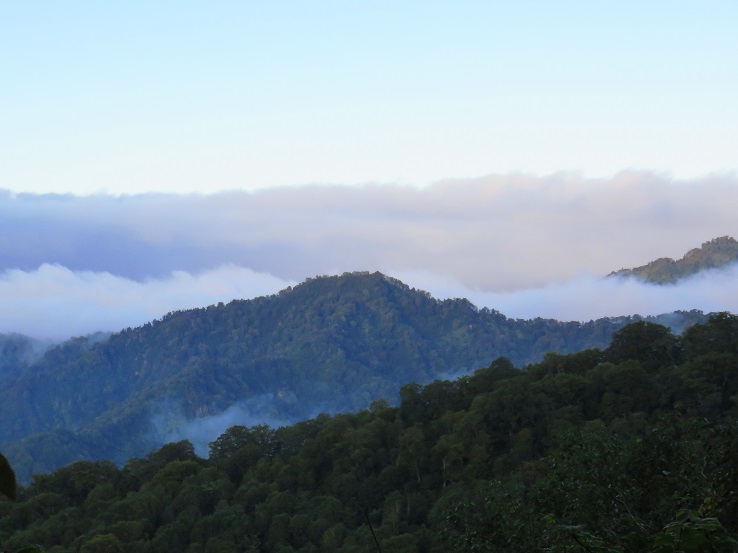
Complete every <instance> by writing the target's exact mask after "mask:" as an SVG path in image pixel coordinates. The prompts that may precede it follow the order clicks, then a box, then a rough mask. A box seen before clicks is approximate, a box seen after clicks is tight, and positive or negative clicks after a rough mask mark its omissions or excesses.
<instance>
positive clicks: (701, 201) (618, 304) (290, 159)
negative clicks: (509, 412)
mask: <svg viewBox="0 0 738 553" xmlns="http://www.w3.org/2000/svg"><path fill="white" fill-rule="evenodd" d="M737 19H738V4H736V3H735V2H730V1H723V2H721V1H705V2H700V3H697V2H686V1H684V2H683V1H670V2H665V1H658V0H656V1H653V2H647V3H645V2H638V3H637V2H634V1H629V0H626V1H619V2H610V1H602V2H584V1H556V2H536V1H532V0H523V1H520V2H507V1H506V2H502V1H494V0H489V1H471V0H459V1H456V2H440V1H433V0H425V1H423V2H419V1H417V2H416V1H400V2H398V1H393V2H385V1H381V0H378V1H375V2H354V1H351V0H344V1H341V2H338V1H326V0H316V1H314V2H291V1H283V2H249V1H242V2H235V1H217V0H215V1H213V2H207V3H205V2H188V1H180V2H169V1H162V2H156V3H151V2H146V3H144V2H140V1H136V0H132V1H128V2H118V1H111V2H104V3H102V2H91V1H84V0H82V1H78V2H73V3H60V2H52V1H35V0H31V1H28V2H3V3H0V79H1V85H2V86H0V332H22V333H26V334H29V335H34V336H37V337H45V338H52V339H62V338H65V337H69V336H71V335H79V334H84V333H88V332H94V331H96V330H118V329H120V328H124V327H126V326H136V325H139V324H143V323H144V322H146V321H148V320H151V319H154V318H158V317H161V316H162V315H163V314H165V313H166V312H168V311H171V310H175V309H184V308H190V307H200V306H204V305H208V304H210V303H215V302H219V301H230V299H234V298H246V297H254V296H255V295H263V294H270V293H274V292H276V291H278V290H279V289H281V288H283V287H285V286H289V285H294V284H296V283H299V282H301V281H303V280H304V279H305V278H306V277H312V276H316V275H321V274H336V273H341V272H344V271H353V270H370V271H374V270H379V271H382V272H385V273H387V274H390V275H391V276H394V277H397V278H400V279H401V280H404V281H405V282H407V283H408V284H410V285H412V286H417V287H419V288H423V289H426V290H428V291H430V292H431V293H432V294H434V295H437V296H439V297H468V298H469V299H471V300H472V301H474V302H475V303H476V304H477V305H479V306H480V307H481V306H487V307H491V308H496V309H498V310H500V311H502V312H503V313H505V314H508V315H509V316H516V317H533V316H552V317H557V318H566V319H577V320H589V319H590V318H596V317H599V316H606V315H622V314H631V313H634V312H640V313H641V314H649V313H655V312H662V311H668V310H673V309H691V308H700V309H704V310H723V309H727V310H736V311H738V306H736V305H735V303H736V300H734V299H732V298H736V297H738V294H736V293H735V292H736V290H734V287H735V285H734V284H733V282H734V280H735V279H732V278H731V276H730V275H731V274H732V273H730V270H728V271H723V272H716V273H713V274H710V275H707V276H705V275H702V276H700V277H699V278H697V279H693V280H692V281H689V282H687V283H683V284H681V285H679V286H676V287H667V288H656V287H652V286H651V287H649V286H645V285H642V284H637V283H619V284H615V283H614V281H612V280H606V279H603V278H602V277H603V275H606V274H607V273H609V272H611V271H614V270H617V269H620V268H623V267H633V266H637V265H641V264H644V263H646V262H648V261H650V260H652V259H655V258H658V257H665V256H667V257H674V258H679V257H681V256H682V255H684V253H686V252H687V251H688V250H689V249H691V248H693V247H698V246H699V245H700V244H701V243H702V242H704V241H706V240H709V239H711V238H715V237H717V236H723V235H733V236H738V229H736V226H738V225H737V224H736V223H735V222H734V219H735V217H734V214H735V213H736V210H737V209H738V176H737V175H738V173H737V171H738V162H736V157H735V148H734V145H735V144H738V102H735V98H738V67H737V65H738V35H737V34H736V33H735V32H734V26H735V21H736V20H737ZM705 279H707V280H705Z"/></svg>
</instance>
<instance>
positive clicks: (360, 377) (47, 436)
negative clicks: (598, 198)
mask: <svg viewBox="0 0 738 553" xmlns="http://www.w3.org/2000/svg"><path fill="white" fill-rule="evenodd" d="M637 319H638V317H621V318H617V319H601V320H598V321H591V322H588V323H584V324H582V323H578V322H568V323H565V322H559V321H553V320H544V319H535V320H513V319H508V318H507V317H505V316H504V315H502V314H501V313H498V312H496V311H490V310H486V309H483V310H478V309H477V308H475V307H474V306H473V305H472V304H470V303H469V302H468V301H466V300H461V299H457V300H445V301H439V300H436V299H434V298H432V297H431V296H430V295H429V294H427V293H426V292H423V291H420V290H415V289H411V288H409V287H408V286H406V285H405V284H403V283H401V282H399V281H397V280H395V279H392V278H389V277H386V276H384V275H382V274H380V273H374V274H368V273H352V274H345V275H343V276H335V277H320V278H314V279H310V280H308V281H307V282H305V283H303V284H301V285H299V286H296V287H294V288H290V289H287V290H284V291H282V292H280V293H279V294H276V295H274V296H270V297H262V298H256V299H253V300H239V301H233V302H231V303H229V304H227V305H223V304H220V305H217V306H210V307H207V308H203V309H193V310H188V311H181V312H175V313H170V314H168V315H166V316H165V317H163V318H162V319H161V320H157V321H154V322H152V323H149V324H146V325H144V326H142V327H139V328H135V329H126V330H124V331H122V332H120V333H117V334H114V335H112V336H111V337H110V338H109V339H107V340H104V341H98V340H96V339H88V338H79V339H75V340H71V341H69V342H66V343H64V344H62V345H60V346H59V347H56V348H52V349H50V350H48V351H47V352H46V353H45V355H44V356H43V358H42V359H40V360H39V361H38V362H36V363H34V364H31V365H29V366H28V367H26V368H25V369H24V370H23V371H21V372H20V374H19V375H17V376H14V377H12V378H9V379H8V380H7V381H6V382H5V383H4V386H3V387H2V389H0V405H3V409H2V411H0V449H2V450H5V451H6V452H7V454H8V457H9V459H10V460H11V461H12V462H13V463H14V465H16V467H17V469H18V471H19V474H21V475H22V476H23V477H24V478H27V477H28V476H30V474H31V473H33V472H46V471H48V470H53V469H54V468H56V467H58V466H60V465H62V464H65V463H67V462H70V461H72V460H76V459H85V458H88V459H89V458H92V459H95V458H108V459H113V460H115V461H116V462H123V461H125V460H126V459H128V458H130V457H132V456H135V455H138V454H140V453H141V452H142V451H148V450H150V449H152V448H154V447H158V446H160V445H161V444H162V443H164V442H166V441H168V440H171V439H173V438H176V437H189V434H188V432H190V431H191V430H192V423H203V424H202V425H201V426H203V427H205V426H206V425H205V423H207V425H210V430H209V432H210V433H211V434H212V432H214V431H216V430H217V429H218V427H217V425H218V424H225V422H220V423H219V422H218V419H217V417H226V416H227V414H228V413H229V411H228V410H229V409H232V408H234V407H235V408H237V412H238V414H239V416H241V417H246V416H249V415H250V416H251V417H252V418H254V419H255V420H257V421H259V422H266V421H269V422H272V423H275V424H282V423H288V422H295V421H299V420H305V419H307V418H310V417H311V416H314V415H315V414H317V413H319V412H340V411H346V410H356V409H361V408H365V407H367V406H368V405H369V404H370V402H371V401H372V400H374V399H377V398H385V399H388V400H389V401H391V402H395V401H397V393H398V390H399V389H400V387H401V386H402V385H404V384H406V383H408V382H419V383H426V382H430V381H432V380H434V379H436V378H440V377H445V376H448V375H450V374H461V373H468V372H470V371H472V370H474V369H476V368H478V367H480V366H485V365H487V364H489V362H490V360H492V359H495V358H497V357H500V356H505V357H508V358H509V359H511V360H512V362H513V363H515V364H517V365H518V366H523V365H526V364H528V363H532V362H536V361H539V360H540V359H541V358H542V356H543V355H544V354H545V353H547V352H550V351H554V352H559V353H568V352H574V351H579V350H582V349H586V348H591V347H604V346H605V345H606V344H607V343H608V341H609V339H610V337H611V336H612V334H613V332H615V331H616V330H618V329H619V328H621V327H623V326H624V325H626V324H628V323H629V322H632V321H634V320H637ZM669 320H670V322H672V323H675V322H676V323H679V324H680V325H681V326H682V327H683V326H686V325H687V324H691V323H694V322H699V321H701V320H704V316H703V315H702V314H701V313H699V312H690V313H679V314H674V315H670V316H669ZM220 430H222V428H220ZM209 439H212V435H210V437H207V436H206V437H205V438H203V439H202V440H201V443H203V444H206V443H207V441H208V440H209Z"/></svg>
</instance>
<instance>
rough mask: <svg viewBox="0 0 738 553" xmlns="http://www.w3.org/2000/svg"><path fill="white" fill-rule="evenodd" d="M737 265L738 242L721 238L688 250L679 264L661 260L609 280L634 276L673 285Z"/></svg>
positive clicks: (624, 270) (666, 258) (618, 272)
mask: <svg viewBox="0 0 738 553" xmlns="http://www.w3.org/2000/svg"><path fill="white" fill-rule="evenodd" d="M736 262H738V241H736V240H735V239H734V238H732V237H730V236H721V237H719V238H713V239H712V240H710V241H709V242H705V243H703V244H702V246H701V247H699V248H694V249H692V250H689V251H688V252H687V253H686V254H685V255H684V257H682V258H681V259H678V260H676V261H675V260H674V259H671V258H670V257H661V258H659V259H656V260H655V261H651V262H650V263H648V264H647V265H643V266H641V267H635V268H633V269H620V270H619V271H615V272H614V273H611V274H610V275H609V276H618V277H629V276H634V277H636V278H639V279H641V280H644V281H646V282H652V283H655V284H673V283H675V282H677V281H678V280H680V279H682V278H685V277H688V276H690V275H694V274H696V273H699V272H700V271H704V270H706V269H720V268H722V267H725V266H727V265H730V264H732V263H736Z"/></svg>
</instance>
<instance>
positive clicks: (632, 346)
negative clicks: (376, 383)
mask: <svg viewBox="0 0 738 553" xmlns="http://www.w3.org/2000/svg"><path fill="white" fill-rule="evenodd" d="M736 367H738V317H736V316H733V315H730V314H727V313H724V314H717V315H714V316H712V317H711V318H710V319H709V320H708V321H706V322H705V323H701V324H697V325H694V326H692V327H690V328H688V329H687V330H686V331H685V332H684V333H683V334H682V335H681V336H676V335H674V334H672V333H671V332H670V331H669V329H667V328H666V327H663V326H660V325H657V324H653V323H649V322H644V321H640V322H635V323H632V324H630V325H628V326H625V327H624V328H622V329H620V330H619V331H617V332H616V333H615V334H614V336H613V337H612V340H611V342H610V343H609V345H608V346H607V347H605V348H603V349H596V348H593V349H587V350H583V351H580V352H576V353H570V354H557V353H550V354H547V355H545V356H544V357H543V358H542V360H540V361H539V362H536V363H531V364H528V365H526V366H524V367H522V368H516V367H515V366H514V364H513V363H512V362H511V361H510V360H509V359H507V358H498V359H497V360H495V361H494V362H493V363H491V365H489V366H488V367H487V368H482V369H479V370H476V371H475V372H474V373H473V374H470V375H468V376H463V377H460V378H457V379H454V380H437V381H434V382H432V383H429V384H427V385H426V386H420V385H418V384H413V383H411V384H406V385H405V386H403V387H402V388H401V391H400V402H399V405H397V406H391V405H389V404H388V403H387V402H385V401H381V400H379V401H375V402H373V403H372V404H371V405H370V407H369V408H368V409H363V410H359V411H357V412H352V413H343V414H336V415H326V414H322V415H319V416H317V417H314V418H312V419H310V420H307V421H304V422H300V423H297V424H294V425H290V426H283V427H279V428H271V427H269V426H266V425H255V426H234V427H231V428H230V429H228V430H227V431H226V432H225V433H224V434H222V435H221V436H220V437H218V438H217V439H216V440H214V441H213V442H212V443H211V444H210V448H209V455H208V457H207V458H201V457H199V456H198V455H196V453H195V451H194V449H193V446H192V444H191V443H189V442H187V441H179V442H175V443H169V444H167V445H165V446H163V447H161V448H160V449H158V450H156V451H153V452H152V453H150V454H148V455H146V456H144V457H140V458H133V459H130V460H129V461H128V462H126V463H125V464H124V465H122V466H116V465H115V464H114V463H112V462H110V461H96V462H95V461H79V462H76V463H73V464H71V465H69V466H65V467H63V468H60V469H58V470H56V471H55V472H53V473H51V474H38V475H34V476H33V479H32V481H31V483H30V485H28V486H27V487H26V488H22V489H20V491H19V494H18V496H19V497H18V499H17V501H15V502H10V501H3V502H0V542H2V543H3V544H4V546H5V548H7V549H8V550H13V549H14V548H18V547H21V546H22V545H24V544H39V545H40V546H42V547H43V548H44V549H45V550H46V551H49V552H50V553H66V552H75V553H77V552H80V553H96V552H105V553H110V552H148V553H155V552H159V551H161V552H171V551H182V552H191V553H194V552H218V553H222V552H230V551H232V552H244V553H245V552H257V551H263V552H268V553H269V552H274V553H290V552H304V553H308V552H329V551H330V552H334V551H335V552H347V553H348V552H351V553H355V552H359V553H361V552H367V553H368V552H376V551H382V552H384V553H411V552H447V551H451V552H455V551H459V552H466V551H506V552H525V553H528V552H530V551H552V552H565V551H583V552H594V551H597V552H613V553H614V552H636V551H658V552H678V551H683V552H691V551H694V552H703V551H704V552H707V551H735V550H737V549H738V542H737V541H736V540H735V539H734V538H735V537H736V536H738V492H736V490H738V464H736V462H735V460H736V459H737V458H738V371H737V370H736Z"/></svg>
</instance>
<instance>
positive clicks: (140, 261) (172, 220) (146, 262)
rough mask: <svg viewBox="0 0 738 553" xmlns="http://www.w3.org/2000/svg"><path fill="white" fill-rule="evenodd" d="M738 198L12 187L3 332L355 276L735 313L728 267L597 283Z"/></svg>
mask: <svg viewBox="0 0 738 553" xmlns="http://www.w3.org/2000/svg"><path fill="white" fill-rule="evenodd" d="M736 206H738V177H736V176H735V175H716V176H711V177H705V178H703V179H699V180H689V181H675V180H673V179H671V178H669V177H668V176H665V175H660V174H654V173H647V172H625V173H621V174H619V175H616V176H615V177H613V178H611V179H585V178H582V177H580V176H577V175H575V174H568V173H562V174H555V175H550V176H547V177H533V176H526V175H507V176H489V177H484V178H478V179H467V180H458V181H444V182H439V183H437V184H435V185H432V186H429V187H426V188H412V187H403V186H391V185H366V186H361V187H346V186H328V185H324V186H320V185H315V186H305V187H295V188H278V189H269V190H262V191H257V192H244V191H231V192H221V193H217V194H212V195H205V196H202V195H165V194H151V195H137V196H120V197H115V196H84V197H76V196H60V195H29V194H12V193H10V192H5V193H0V332H9V331H16V332H22V333H28V334H30V335H35V336H43V337H52V338H59V337H62V335H75V334H83V333H86V332H93V331H97V330H118V329H120V328H124V327H125V326H132V325H138V324H142V323H143V322H146V321H147V320H151V319H153V318H158V317H160V316H162V315H163V314H165V313H166V312H168V311H171V310H174V309H183V308H188V307H199V306H203V305H208V304H211V303H217V302H219V301H230V300H231V299H234V298H249V297H254V296H255V295H263V294H270V293H274V292H277V291H278V290H280V289H282V288H284V287H286V286H288V285H292V284H294V283H296V282H300V281H302V280H303V279H305V278H306V277H310V276H316V275H322V274H336V273H342V272H344V271H355V270H369V271H374V270H379V271H382V272H384V273H385V274H388V275H391V276H395V277H397V278H400V279H401V280H405V281H406V282H407V283H408V284H410V285H412V286H416V287H419V288H423V289H426V290H428V291H429V292H431V293H433V294H434V295H439V296H444V295H445V296H459V297H468V298H469V299H470V300H472V301H473V302H474V303H475V304H477V305H479V306H488V307H491V308H495V309H498V310H499V311H501V312H503V313H505V314H507V315H509V316H515V317H534V316H554V317H557V318H566V319H585V320H586V319H589V318H594V317H596V316H603V315H621V314H630V313H634V312H638V313H641V314H647V312H648V311H658V312H663V311H668V310H673V309H692V308H700V309H705V310H723V309H731V310H732V309H734V308H733V305H732V303H731V301H732V300H731V298H732V297H738V295H736V294H735V290H734V288H731V287H732V286H733V284H732V282H733V281H734V280H735V279H734V278H733V273H730V274H728V273H724V275H727V276H720V275H717V274H713V275H711V276H705V277H701V278H705V279H708V280H709V282H708V281H699V279H698V280H695V281H689V282H685V283H682V284H680V285H678V286H675V287H663V288H659V287H654V286H647V285H643V284H640V283H636V282H623V281H619V282H616V281H613V280H612V279H608V280H602V279H601V278H600V277H601V276H602V275H605V274H608V273H609V272H611V271H614V270H617V269H621V268H625V267H633V266H637V265H642V264H644V263H647V262H648V261H651V260H653V259H655V258H658V257H664V256H668V257H674V258H678V257H681V256H682V255H683V254H684V253H686V252H687V251H688V250H689V249H691V248H693V247H697V246H699V245H700V244H701V243H702V242H704V241H706V240H710V239H712V238H714V237H717V236H723V235H733V236H738V219H736V217H735V209H736ZM720 274H723V273H720ZM731 294H732V296H731Z"/></svg>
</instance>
